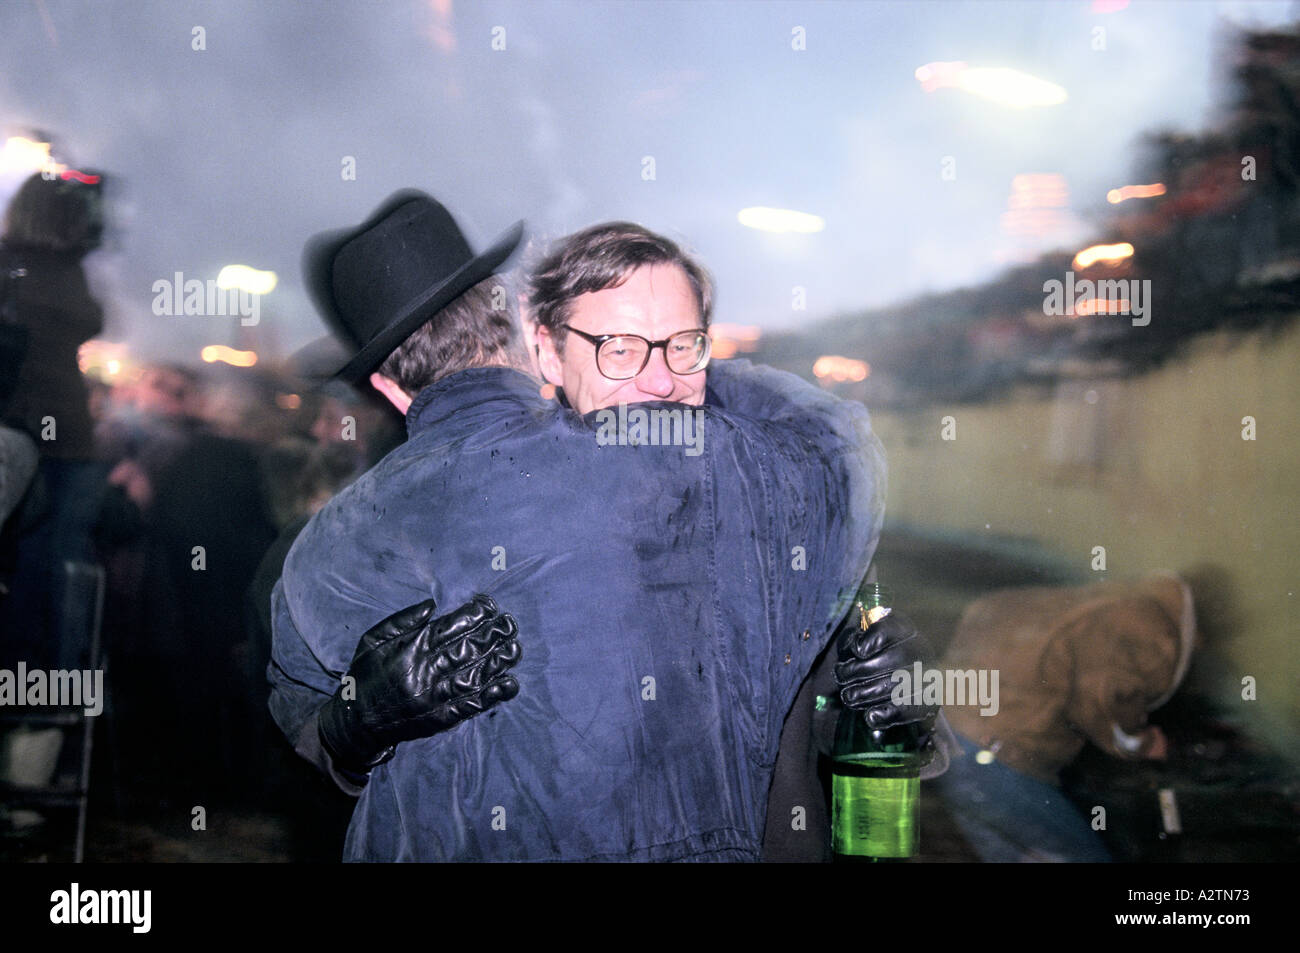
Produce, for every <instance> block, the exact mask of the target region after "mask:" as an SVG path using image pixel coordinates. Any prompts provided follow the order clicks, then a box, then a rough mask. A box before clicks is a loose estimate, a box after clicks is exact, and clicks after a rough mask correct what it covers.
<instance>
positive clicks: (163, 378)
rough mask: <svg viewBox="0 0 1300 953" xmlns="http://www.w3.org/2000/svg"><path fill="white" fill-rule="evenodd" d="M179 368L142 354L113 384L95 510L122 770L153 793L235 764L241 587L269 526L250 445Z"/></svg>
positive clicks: (210, 787) (173, 790)
mask: <svg viewBox="0 0 1300 953" xmlns="http://www.w3.org/2000/svg"><path fill="white" fill-rule="evenodd" d="M204 398H205V395H204V392H203V387H202V382H201V381H200V379H199V377H198V375H197V374H196V373H195V372H193V371H191V370H189V369H188V368H184V367H178V366H172V365H153V366H147V367H145V368H143V369H142V370H141V372H140V373H139V375H138V376H137V377H136V378H135V379H134V380H132V381H129V382H127V383H125V384H123V385H122V386H120V387H119V388H118V390H117V392H116V393H115V394H114V400H113V406H112V407H111V409H110V411H109V413H108V415H107V417H106V419H105V421H104V424H103V433H104V434H105V443H106V445H107V446H108V447H110V448H111V452H112V454H113V469H112V472H111V474H110V477H109V480H110V483H111V484H112V487H111V489H110V493H109V498H108V501H107V504H106V506H105V512H104V518H103V520H102V521H101V534H102V537H103V538H104V539H105V540H106V541H109V542H111V545H112V555H111V556H110V591H109V600H108V605H107V607H106V611H105V624H106V627H107V629H108V630H109V631H108V634H107V636H106V639H107V641H108V643H109V647H110V649H111V651H112V652H113V653H114V657H115V660H116V661H117V664H116V665H115V667H114V677H115V687H116V688H117V689H118V694H117V698H118V699H119V701H120V702H121V720H122V724H123V726H124V730H123V731H122V732H121V733H120V737H121V739H122V747H123V755H124V758H125V759H126V760H127V762H128V764H129V770H128V772H127V774H128V776H129V777H131V778H132V779H133V780H138V781H140V787H139V791H141V792H144V791H148V792H149V795H150V796H151V797H152V796H155V795H157V796H160V797H162V798H164V799H166V798H168V797H171V796H173V795H175V796H181V792H182V790H183V789H187V788H192V787H193V786H195V785H199V786H204V789H205V790H207V791H209V792H211V791H214V790H215V791H217V792H220V791H225V790H232V789H235V788H237V787H238V785H239V779H240V778H242V777H243V776H244V775H245V774H247V762H246V760H245V759H243V757H242V752H243V750H244V749H243V747H242V746H240V745H236V744H234V742H233V740H232V737H231V736H232V734H233V730H234V729H235V726H237V725H241V724H244V723H246V710H247V708H248V707H249V706H250V705H251V701H250V700H249V699H248V697H247V694H248V693H247V691H246V690H245V685H246V681H245V678H244V677H243V672H244V668H245V656H246V653H247V645H246V633H245V632H244V629H243V616H242V613H241V612H240V611H239V610H240V606H241V605H242V598H243V593H244V591H245V589H247V587H248V585H249V583H250V581H251V580H252V578H253V574H254V572H255V570H256V568H257V564H258V561H259V560H260V559H261V558H262V554H263V552H264V551H265V549H266V547H267V546H268V545H270V543H271V541H272V540H273V539H274V537H275V531H274V525H273V523H272V520H271V517H270V515H269V513H268V508H267V504H266V501H265V497H264V494H263V487H262V483H261V476H260V467H259V456H260V452H259V449H258V448H256V447H255V446H253V445H251V444H249V443H247V442H245V441H243V440H238V439H234V438H231V437H228V436H223V435H221V434H219V433H216V432H214V431H213V429H212V428H211V427H210V426H209V425H208V424H207V423H205V422H204V420H203V419H202V418H201V415H202V413H203V408H204V402H205V400H204Z"/></svg>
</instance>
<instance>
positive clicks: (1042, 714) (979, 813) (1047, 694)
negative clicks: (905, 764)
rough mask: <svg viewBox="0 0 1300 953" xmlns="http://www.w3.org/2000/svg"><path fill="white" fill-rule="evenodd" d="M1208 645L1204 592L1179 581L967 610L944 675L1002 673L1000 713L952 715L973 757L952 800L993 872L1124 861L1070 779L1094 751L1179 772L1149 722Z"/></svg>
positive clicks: (949, 793) (1061, 592)
mask: <svg viewBox="0 0 1300 953" xmlns="http://www.w3.org/2000/svg"><path fill="white" fill-rule="evenodd" d="M1195 637H1196V617H1195V612H1194V609H1193V603H1192V593H1191V589H1190V588H1189V587H1188V585H1187V584H1186V583H1185V582H1183V581H1182V580H1181V579H1180V578H1178V577H1177V576H1176V575H1174V574H1173V573H1154V574H1152V575H1150V576H1148V577H1146V578H1144V579H1142V580H1140V581H1138V582H1131V583H1121V582H1109V581H1108V582H1102V583H1095V584H1093V585H1089V586H1063V587H1031V588H1027V589H1008V590H1003V591H1000V592H996V593H994V594H992V595H989V596H986V597H984V598H982V599H979V600H977V601H976V602H974V603H972V604H971V605H970V606H968V607H967V609H966V611H965V613H964V614H963V615H962V618H961V621H960V623H959V624H958V626H957V632H956V634H955V635H954V636H953V640H952V642H951V644H950V645H949V646H948V649H947V652H946V653H945V655H944V658H943V661H942V663H941V665H942V667H943V668H944V669H946V670H952V669H956V670H962V671H965V670H971V669H974V670H977V671H978V670H979V669H988V670H997V671H998V672H999V680H998V685H999V688H998V698H997V704H996V706H995V707H996V711H995V712H992V713H990V714H987V715H986V714H982V713H981V710H980V708H979V706H977V705H953V706H949V707H947V708H945V709H944V710H945V712H947V716H948V719H949V721H950V722H951V724H952V726H953V728H954V730H955V731H956V732H957V735H958V741H959V743H960V745H961V749H962V750H961V754H960V755H959V756H958V757H956V758H954V759H953V761H952V764H951V765H950V767H949V770H948V773H947V774H946V775H945V776H944V777H942V778H941V779H939V781H938V789H939V792H940V796H941V797H942V798H943V799H944V803H945V806H946V807H947V808H948V810H949V812H950V813H951V814H952V816H953V819H954V820H955V821H956V822H957V825H958V827H960V828H961V831H962V833H963V835H964V836H965V837H966V840H967V841H968V842H969V843H970V846H971V847H972V848H974V850H975V852H976V853H977V854H979V856H980V859H981V860H983V861H986V862H999V863H1015V862H1034V861H1050V862H1065V861H1072V862H1105V861H1109V860H1110V859H1111V856H1110V853H1109V851H1108V850H1107V849H1106V846H1105V844H1104V843H1103V842H1102V839H1101V836H1100V835H1099V834H1098V832H1097V831H1096V830H1094V829H1093V827H1092V826H1091V824H1090V823H1089V822H1090V820H1091V819H1090V818H1085V817H1084V815H1083V814H1081V813H1080V812H1079V810H1078V809H1077V808H1076V807H1075V806H1074V804H1073V803H1071V802H1070V801H1069V800H1068V799H1067V798H1066V797H1065V796H1064V795H1063V794H1062V793H1061V791H1060V772H1061V770H1062V769H1063V768H1065V766H1066V765H1068V764H1070V763H1071V762H1072V761H1074V759H1075V758H1077V757H1078V755H1079V753H1080V752H1081V751H1082V750H1083V747H1084V745H1085V744H1086V743H1087V742H1089V741H1091V742H1092V743H1093V744H1094V745H1096V746H1097V747H1098V748H1099V749H1101V750H1102V751H1104V752H1106V753H1107V754H1109V755H1111V756H1113V757H1116V758H1123V759H1126V760H1134V759H1141V758H1149V759H1156V760H1163V759H1164V758H1166V757H1167V756H1168V742H1167V740H1166V738H1165V735H1164V733H1163V732H1162V731H1161V729H1160V728H1159V727H1158V726H1156V725H1150V724H1148V723H1147V715H1148V713H1149V712H1152V711H1154V710H1155V709H1157V708H1159V707H1160V706H1161V705H1163V704H1164V703H1165V702H1167V701H1168V700H1169V699H1170V698H1171V697H1172V696H1173V694H1174V692H1175V691H1176V690H1177V688H1178V686H1179V685H1180V684H1181V682H1182V680H1183V676H1184V675H1185V674H1186V672H1187V668H1188V665H1189V663H1190V661H1191V654H1192V646H1193V643H1194V640H1195Z"/></svg>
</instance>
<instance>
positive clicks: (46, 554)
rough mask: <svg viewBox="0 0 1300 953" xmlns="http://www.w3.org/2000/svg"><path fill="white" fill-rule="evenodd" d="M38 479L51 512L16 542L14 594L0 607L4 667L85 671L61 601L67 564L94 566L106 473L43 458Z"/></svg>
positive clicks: (94, 466) (98, 467)
mask: <svg viewBox="0 0 1300 953" xmlns="http://www.w3.org/2000/svg"><path fill="white" fill-rule="evenodd" d="M37 478H38V479H41V480H44V481H45V489H46V493H47V499H48V510H47V512H46V513H45V515H44V516H43V517H42V518H41V520H40V521H39V522H38V523H37V524H36V525H34V526H32V527H31V528H30V529H29V530H28V531H27V533H26V534H25V535H24V536H23V537H21V538H20V539H19V540H18V567H17V570H16V572H15V573H14V576H13V579H12V580H11V582H10V585H11V590H12V591H11V592H10V595H9V598H8V599H7V600H6V602H5V604H3V605H2V606H0V662H3V663H4V667H12V665H14V664H16V663H17V662H18V661H19V660H22V661H25V662H26V663H27V665H28V667H29V668H41V669H47V668H65V669H70V668H81V667H82V666H83V665H84V664H85V660H84V655H85V653H86V648H87V646H85V645H84V644H81V642H82V641H84V637H83V636H82V635H81V634H80V633H77V634H70V633H69V632H68V631H67V630H68V629H69V628H75V627H70V626H69V625H68V624H67V623H68V622H69V621H70V620H68V619H66V618H65V612H64V609H65V607H64V606H63V604H62V602H63V596H64V591H65V586H66V576H65V574H64V571H63V563H64V562H65V561H66V560H72V561H74V562H95V549H94V544H93V541H92V538H91V534H92V532H93V530H94V528H95V522H96V519H97V518H98V516H99V510H100V507H101V505H102V504H103V499H104V490H105V487H106V468H105V466H104V465H103V464H102V463H98V462H95V461H81V460H54V459H49V458H47V459H44V460H41V462H40V469H39V474H38V477H37Z"/></svg>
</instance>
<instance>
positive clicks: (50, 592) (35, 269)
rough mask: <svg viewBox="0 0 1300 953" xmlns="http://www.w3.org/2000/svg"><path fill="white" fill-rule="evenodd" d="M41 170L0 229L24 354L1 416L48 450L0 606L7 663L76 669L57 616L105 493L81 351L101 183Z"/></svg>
mask: <svg viewBox="0 0 1300 953" xmlns="http://www.w3.org/2000/svg"><path fill="white" fill-rule="evenodd" d="M95 182H96V184H94V185H87V184H83V183H82V182H80V181H76V180H73V179H63V178H58V177H56V178H46V177H45V176H44V175H42V174H41V173H35V174H33V175H32V176H31V177H30V178H28V179H27V181H26V182H24V183H23V185H22V187H21V188H20V189H19V190H18V192H17V194H15V195H14V197H13V199H12V200H11V201H10V203H9V207H8V208H7V209H6V211H5V217H4V235H3V238H2V239H0V276H3V278H4V282H3V297H4V300H3V301H2V302H0V309H3V312H4V314H5V324H6V325H7V327H8V328H9V330H10V332H11V333H8V334H7V335H6V336H7V337H9V338H10V339H11V344H18V342H19V340H20V339H21V344H20V345H19V347H20V350H21V357H20V359H19V360H18V366H17V374H16V377H15V378H14V379H12V380H11V381H10V385H11V386H10V387H9V388H6V389H7V390H9V391H10V392H9V394H8V397H7V399H6V400H4V402H3V406H0V420H3V422H4V424H5V425H6V426H7V427H9V428H10V429H13V430H18V431H21V432H23V433H25V434H26V435H27V436H28V437H29V438H31V440H32V441H33V443H34V444H35V447H36V449H37V452H38V454H39V458H40V459H39V464H38V470H37V474H36V477H35V481H34V482H36V483H38V484H39V490H36V489H34V490H33V492H34V493H35V496H34V497H33V498H32V506H30V507H26V508H24V511H23V512H22V513H21V514H20V515H19V516H18V517H16V518H18V519H20V520H21V521H22V524H23V525H22V526H20V527H19V528H18V532H17V539H16V542H15V544H14V546H13V548H12V549H11V550H10V551H9V552H8V553H7V554H6V555H7V556H8V559H7V560H6V562H7V564H8V565H9V566H10V567H11V568H12V571H13V576H12V578H11V580H10V584H9V590H10V591H9V594H8V597H7V598H6V599H5V600H4V603H3V605H0V619H2V621H3V625H2V626H0V630H2V631H3V633H4V634H3V637H2V638H0V662H6V663H10V662H16V661H18V660H19V659H21V660H23V661H25V662H26V663H27V664H28V666H30V667H34V668H78V667H81V665H82V664H83V659H82V657H81V656H82V654H83V652H84V649H85V647H84V646H82V645H71V644H69V645H64V644H61V641H60V638H59V624H60V620H59V618H58V615H57V610H56V607H57V605H58V596H59V593H60V591H61V586H60V584H59V579H60V573H61V569H62V565H63V562H64V561H65V560H75V561H81V562H94V561H95V552H94V548H93V545H92V540H91V532H92V530H93V528H94V524H95V518H96V515H97V514H98V509H99V502H100V499H101V497H102V495H103V488H104V468H103V465H102V464H101V463H100V462H99V461H98V460H97V459H96V453H95V443H94V435H93V426H92V422H91V416H90V408H89V403H88V396H87V389H86V385H85V382H84V381H83V380H82V376H81V369H80V367H79V366H78V364H77V350H78V348H80V347H81V345H82V344H83V343H85V342H86V341H88V340H89V339H90V338H92V337H94V336H95V335H97V334H98V333H99V332H100V331H101V330H102V329H103V309H102V308H101V307H100V304H99V302H98V301H97V300H95V298H94V296H93V295H92V294H91V292H90V287H89V286H88V285H87V283H86V275H85V272H84V271H83V270H82V259H83V258H84V257H85V256H86V255H87V254H89V253H90V252H91V251H93V250H95V249H96V248H98V247H99V244H100V241H101V237H102V234H103V227H104V223H103V217H102V205H101V201H100V185H99V184H98V183H101V182H102V179H100V178H98V177H96V178H95Z"/></svg>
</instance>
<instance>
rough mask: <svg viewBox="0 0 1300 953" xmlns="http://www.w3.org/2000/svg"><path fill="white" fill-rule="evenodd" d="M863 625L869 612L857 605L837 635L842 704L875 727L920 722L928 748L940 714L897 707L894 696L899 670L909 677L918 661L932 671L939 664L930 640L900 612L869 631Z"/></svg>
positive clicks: (837, 675)
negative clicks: (935, 659)
mask: <svg viewBox="0 0 1300 953" xmlns="http://www.w3.org/2000/svg"><path fill="white" fill-rule="evenodd" d="M864 621H865V613H864V612H863V611H862V610H861V609H860V608H859V606H858V605H854V607H853V608H852V609H851V610H850V611H849V614H848V617H847V618H846V619H845V620H844V621H843V622H842V623H841V624H840V628H839V631H838V632H836V635H835V640H836V643H835V644H836V651H837V652H838V654H839V663H838V664H836V666H835V681H836V683H837V684H838V685H839V686H840V700H841V701H843V702H844V704H845V706H847V707H849V708H853V709H855V710H858V711H861V712H862V714H863V717H864V718H866V720H867V725H868V726H869V727H871V728H873V729H882V728H891V727H893V726H895V725H906V724H911V723H914V722H918V723H920V725H921V729H922V735H921V739H920V740H921V743H922V744H923V745H924V744H927V743H928V741H929V737H930V734H931V731H932V729H933V727H934V722H935V719H936V718H937V717H938V716H939V708H938V706H935V705H921V704H907V705H895V704H894V701H893V699H892V697H891V696H892V695H893V691H894V687H895V685H896V684H897V683H896V682H895V680H894V678H893V674H894V672H895V671H896V670H898V669H900V668H901V669H906V670H907V672H908V674H909V676H910V675H912V674H914V669H913V667H912V666H913V665H914V663H916V662H920V663H921V665H922V667H923V668H925V669H929V668H930V667H931V666H932V665H933V663H934V650H933V649H932V648H931V647H930V643H929V641H928V640H927V639H926V638H925V636H923V635H921V633H919V632H917V631H916V627H915V626H914V625H912V623H911V622H909V621H908V619H907V617H906V616H904V615H903V614H902V613H900V612H899V611H898V610H896V609H893V610H891V611H890V613H889V615H887V616H885V617H884V618H883V619H879V620H877V621H876V622H875V623H873V624H872V625H870V626H868V627H867V628H866V629H865V630H864V629H863V627H862V626H863V622H864ZM910 681H911V679H909V682H910ZM920 688H921V686H920V685H913V686H912V690H913V691H916V692H919V691H920ZM913 700H914V701H916V702H919V701H920V699H919V698H915V699H913Z"/></svg>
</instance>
